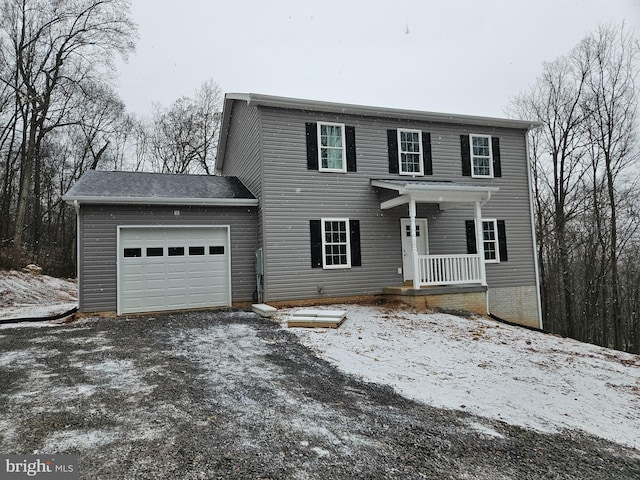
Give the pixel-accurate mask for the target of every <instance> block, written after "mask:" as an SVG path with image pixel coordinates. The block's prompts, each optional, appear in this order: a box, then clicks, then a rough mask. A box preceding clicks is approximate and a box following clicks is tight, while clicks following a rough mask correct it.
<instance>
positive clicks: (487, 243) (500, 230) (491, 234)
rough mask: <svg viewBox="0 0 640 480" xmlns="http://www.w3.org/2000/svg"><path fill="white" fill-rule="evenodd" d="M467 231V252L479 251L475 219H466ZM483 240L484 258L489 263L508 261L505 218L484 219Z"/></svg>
mask: <svg viewBox="0 0 640 480" xmlns="http://www.w3.org/2000/svg"><path fill="white" fill-rule="evenodd" d="M465 233H466V238H467V253H468V254H469V255H475V254H476V253H478V248H477V244H476V230H475V221H474V220H466V221H465ZM482 241H483V247H484V259H485V261H486V262H487V263H498V262H506V261H508V259H509V258H508V254H507V232H506V227H505V222H504V220H482Z"/></svg>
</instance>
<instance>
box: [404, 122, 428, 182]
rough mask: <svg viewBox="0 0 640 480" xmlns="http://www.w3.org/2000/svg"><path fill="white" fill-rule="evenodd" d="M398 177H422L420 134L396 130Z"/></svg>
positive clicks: (412, 131) (414, 131) (418, 131)
mask: <svg viewBox="0 0 640 480" xmlns="http://www.w3.org/2000/svg"><path fill="white" fill-rule="evenodd" d="M398 155H399V161H400V168H399V173H400V175H424V171H423V161H422V155H423V152H422V132H421V131H420V130H401V129H398Z"/></svg>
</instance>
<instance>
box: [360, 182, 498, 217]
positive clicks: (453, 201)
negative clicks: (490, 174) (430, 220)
mask: <svg viewBox="0 0 640 480" xmlns="http://www.w3.org/2000/svg"><path fill="white" fill-rule="evenodd" d="M371 186H372V187H376V188H383V189H386V190H394V191H396V192H397V193H398V196H397V197H394V198H391V199H389V200H385V201H383V202H381V203H380V208H381V209H382V210H386V209H389V208H393V207H397V206H399V205H404V204H407V203H409V202H411V201H415V202H416V203H432V204H437V205H438V207H439V209H440V210H448V209H450V208H454V207H457V206H461V205H469V204H473V203H475V202H479V203H481V204H483V205H484V204H485V203H487V202H488V201H489V200H490V199H491V194H492V193H495V192H497V191H499V190H500V188H499V187H494V186H487V185H469V184H463V183H454V182H434V181H428V180H424V181H422V180H396V179H392V180H385V179H371Z"/></svg>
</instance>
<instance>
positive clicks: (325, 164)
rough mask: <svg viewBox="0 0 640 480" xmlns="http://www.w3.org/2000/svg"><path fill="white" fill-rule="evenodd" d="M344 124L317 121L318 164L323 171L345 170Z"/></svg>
mask: <svg viewBox="0 0 640 480" xmlns="http://www.w3.org/2000/svg"><path fill="white" fill-rule="evenodd" d="M345 143H346V142H345V133H344V124H341V123H323V122H318V147H319V150H320V165H319V168H318V170H320V171H325V172H346V171H347V161H346V149H345Z"/></svg>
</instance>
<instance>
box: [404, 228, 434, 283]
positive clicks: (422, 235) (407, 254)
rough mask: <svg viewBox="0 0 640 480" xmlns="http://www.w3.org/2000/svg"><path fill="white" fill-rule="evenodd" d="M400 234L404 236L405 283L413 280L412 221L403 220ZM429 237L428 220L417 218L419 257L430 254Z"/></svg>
mask: <svg viewBox="0 0 640 480" xmlns="http://www.w3.org/2000/svg"><path fill="white" fill-rule="evenodd" d="M400 227H401V228H402V231H401V232H400V234H401V236H402V275H403V279H404V281H405V282H407V281H410V280H413V247H412V245H411V219H409V218H401V219H400ZM428 239H429V236H428V235H427V219H426V218H416V242H417V244H418V255H426V254H427V253H429V243H428Z"/></svg>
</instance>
